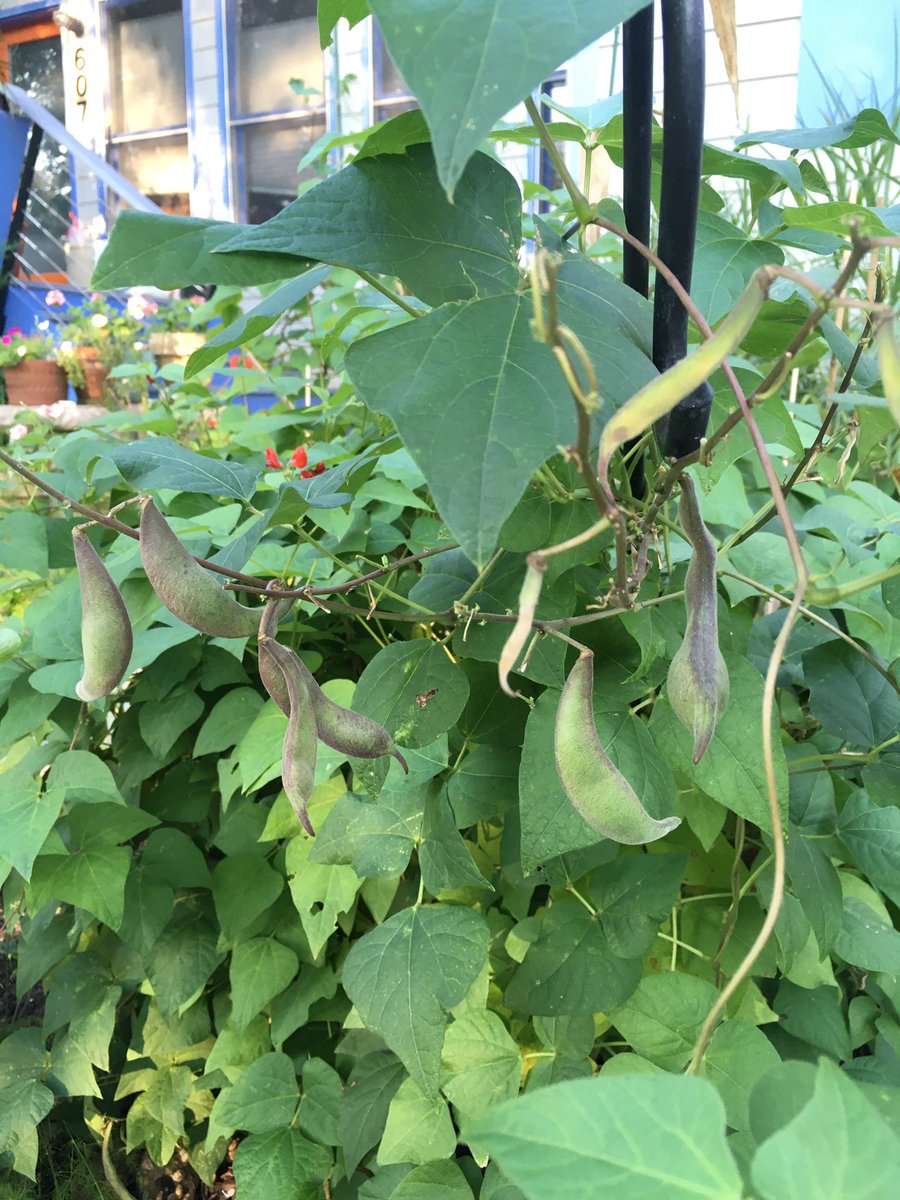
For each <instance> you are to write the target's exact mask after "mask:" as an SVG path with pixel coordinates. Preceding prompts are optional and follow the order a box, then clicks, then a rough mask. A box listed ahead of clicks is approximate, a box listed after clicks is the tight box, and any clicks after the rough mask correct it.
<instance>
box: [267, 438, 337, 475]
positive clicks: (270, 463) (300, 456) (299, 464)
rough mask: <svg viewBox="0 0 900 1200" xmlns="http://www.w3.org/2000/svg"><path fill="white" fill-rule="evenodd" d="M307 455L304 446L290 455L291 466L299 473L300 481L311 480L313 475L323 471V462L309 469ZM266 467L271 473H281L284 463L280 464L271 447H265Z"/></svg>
mask: <svg viewBox="0 0 900 1200" xmlns="http://www.w3.org/2000/svg"><path fill="white" fill-rule="evenodd" d="M308 463H309V455H308V454H307V452H306V447H305V446H298V447H297V449H296V450H295V451H294V452H293V454H292V455H291V466H292V467H293V468H294V470H295V471H299V472H300V478H301V479H312V478H313V476H315V475H321V474H322V472H323V471H324V470H325V464H324V462H318V463H316V465H315V466H314V467H309V466H308ZM266 466H267V467H269V468H270V469H271V470H273V471H283V470H284V469H285V467H284V463H283V462H281V460H280V459H279V457H278V455H277V454H276V452H275V451H274V450H273V448H272V447H271V446H268V447H266Z"/></svg>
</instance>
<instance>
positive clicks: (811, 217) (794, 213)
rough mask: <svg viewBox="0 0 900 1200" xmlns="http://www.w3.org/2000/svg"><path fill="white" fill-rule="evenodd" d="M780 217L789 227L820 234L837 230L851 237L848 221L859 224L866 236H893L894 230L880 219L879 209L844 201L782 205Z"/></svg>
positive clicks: (860, 230)
mask: <svg viewBox="0 0 900 1200" xmlns="http://www.w3.org/2000/svg"><path fill="white" fill-rule="evenodd" d="M781 219H782V221H783V222H784V224H785V225H787V227H788V228H789V229H791V228H794V227H797V226H799V227H800V228H801V229H815V230H817V231H818V232H820V233H836V234H840V235H842V236H843V237H845V238H849V237H850V222H851V221H855V222H857V223H858V225H859V232H860V234H862V235H863V236H868V237H893V230H892V229H889V228H888V226H887V225H885V223H884V222H883V221H882V219H881V217H880V216H879V215H878V212H877V211H876V210H875V209H873V208H866V207H865V205H863V204H851V203H850V202H849V201H847V200H828V201H826V202H825V203H824V204H807V205H805V206H804V207H803V208H785V209H784V210H783V211H782V214H781Z"/></svg>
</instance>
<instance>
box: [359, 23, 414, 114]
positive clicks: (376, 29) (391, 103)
mask: <svg viewBox="0 0 900 1200" xmlns="http://www.w3.org/2000/svg"><path fill="white" fill-rule="evenodd" d="M382 51H384V53H386V54H388V53H389V52H388V48H387V46H386V45H385V43H384V34H383V33H382V32H381V27H380V26H379V24H378V22H377V21H376V20H375V18H374V17H372V18H371V19H370V21H369V63H370V69H369V75H370V76H371V88H370V91H371V104H372V121H373V123H375V124H378V123H380V122H381V121H389V120H390V119H391V117H395V116H397V115H398V114H399V113H402V112H409V111H410V109H411V108H418V107H419V102H418V101H417V100H416V98H415V96H414V95H413V94H412V92H410V91H406V92H405V93H404V94H403V95H402V96H384V97H381V96H379V94H378V89H379V86H380V83H381V79H380V76H381V71H380V65H381V52H382ZM394 66H395V67H396V63H395V64H394ZM397 71H398V73H400V70H399V67H397ZM404 83H406V80H404ZM406 86H407V88H409V84H406Z"/></svg>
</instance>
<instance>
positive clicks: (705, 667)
mask: <svg viewBox="0 0 900 1200" xmlns="http://www.w3.org/2000/svg"><path fill="white" fill-rule="evenodd" d="M679 516H680V517H681V525H682V528H683V529H684V532H685V534H686V535H687V539H688V541H689V542H690V543H691V547H692V549H693V551H694V553H693V556H692V557H691V562H690V566H689V567H688V571H687V576H686V578H685V581H684V598H685V606H686V608H687V628H686V630H685V634H684V641H683V642H682V643H681V645H680V646H679V647H678V650H677V652H676V654H675V657H674V658H673V659H672V662H671V664H670V666H669V677H668V681H667V685H666V687H667V691H668V695H669V703H670V704H671V705H672V711H673V712H674V713H675V715H676V716H677V717H678V719H679V721H681V723H682V724H683V725H684V726H685V727H686V728H687V729H688V730H690V732H691V734H692V735H693V738H694V751H693V760H694V762H695V763H698V762H699V761H700V759H701V758H702V757H703V755H704V754H705V752H706V749H707V747H708V746H709V743H710V741H711V740H712V735H713V732H714V731H715V728H716V723H717V722H718V720H719V718H720V717H721V715H722V713H723V712H724V711H725V709H726V707H727V705H728V692H729V685H728V668H727V667H726V666H725V660H724V658H723V657H722V652H721V651H720V650H719V629H718V615H717V602H716V544H715V542H714V541H713V540H712V538H711V537H710V535H709V530H708V529H707V528H706V526H705V525H704V524H703V517H702V516H701V515H700V505H699V503H698V501H697V492H696V490H695V488H694V481H693V480H692V479H691V477H690V476H689V475H682V477H681V503H680V505H679Z"/></svg>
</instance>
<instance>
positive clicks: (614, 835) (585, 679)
mask: <svg viewBox="0 0 900 1200" xmlns="http://www.w3.org/2000/svg"><path fill="white" fill-rule="evenodd" d="M554 749H555V752H556V769H557V771H558V773H559V778H560V780H561V782H562V785H563V789H564V791H565V793H566V795H567V796H568V797H569V800H570V801H571V803H572V806H573V807H574V808H575V809H576V810H577V811H578V812H579V813H580V814H581V816H582V817H584V819H585V821H587V823H588V825H590V826H591V828H592V829H596V830H597V832H598V833H602V834H603V836H604V837H607V838H609V839H610V840H611V841H614V842H619V843H621V844H622V845H623V846H640V845H643V843H644V842H655V841H656V840H657V839H658V838H661V837H665V835H666V834H667V833H671V831H672V830H673V829H675V828H676V826H678V825H680V824H681V818H680V817H664V818H663V819H662V820H661V821H657V820H655V819H654V818H653V817H651V816H650V814H649V813H648V812H647V810H646V809H645V808H644V806H643V805H642V804H641V802H640V800H639V799H638V798H637V795H636V794H635V791H634V788H633V787H632V786H631V784H630V783H629V782H628V780H627V779H626V778H625V776H624V775H623V774H622V773H621V771H619V770H618V768H616V767H615V766H614V765H613V763H612V762H611V761H610V759H609V757H608V755H607V754H606V751H605V750H604V749H603V746H602V745H601V744H600V738H599V737H598V736H597V726H596V724H595V723H594V655H593V652H592V651H590V650H585V651H583V652H582V654H581V657H580V658H579V659H578V661H577V662H576V663H575V666H574V667H573V668H572V670H571V671H570V672H569V676H568V678H567V679H566V682H565V685H564V686H563V690H562V695H561V696H560V700H559V708H558V709H557V712H556V730H555V735H554Z"/></svg>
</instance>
